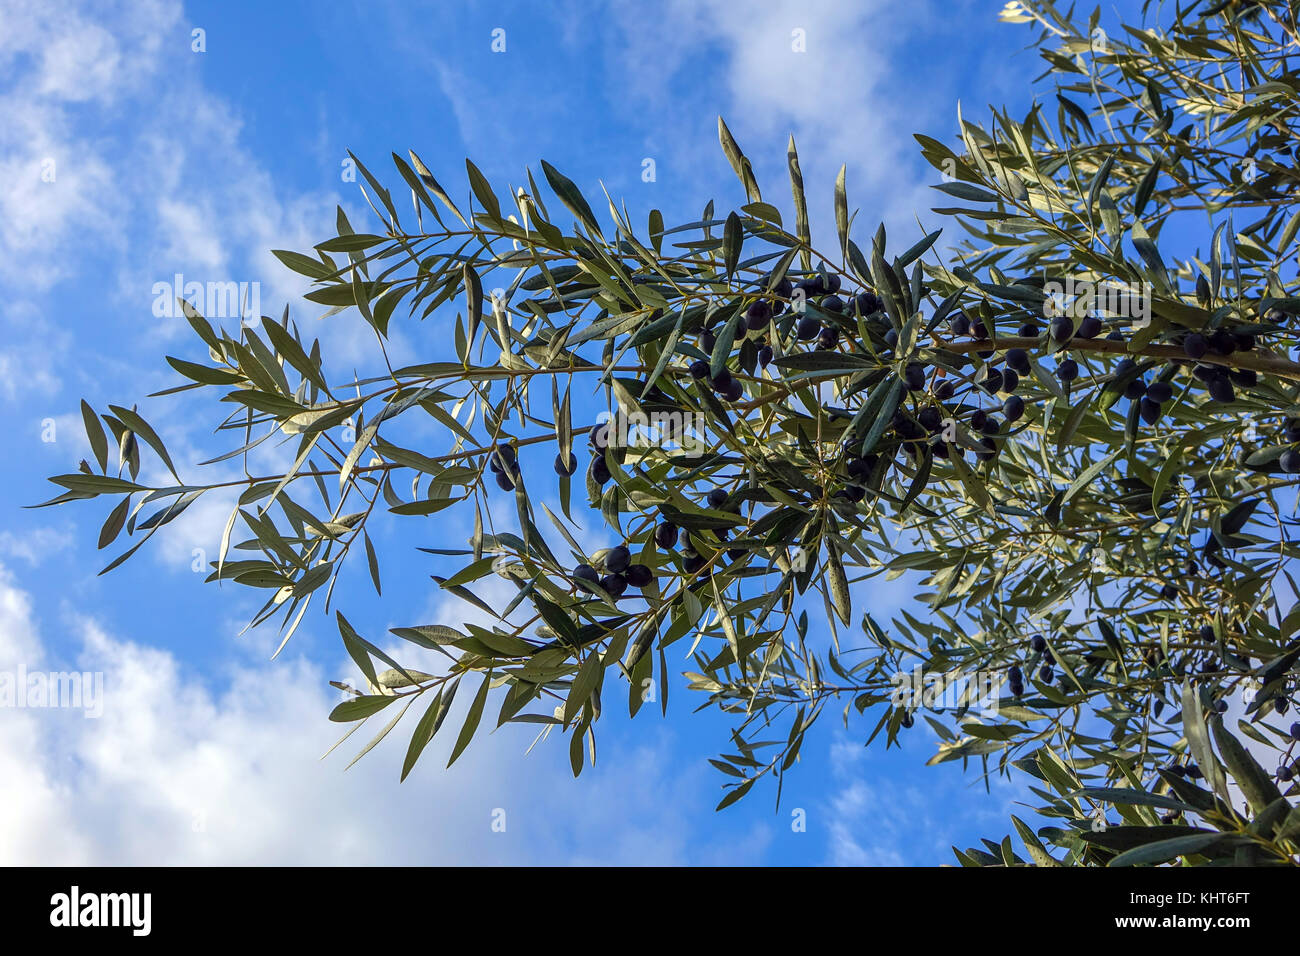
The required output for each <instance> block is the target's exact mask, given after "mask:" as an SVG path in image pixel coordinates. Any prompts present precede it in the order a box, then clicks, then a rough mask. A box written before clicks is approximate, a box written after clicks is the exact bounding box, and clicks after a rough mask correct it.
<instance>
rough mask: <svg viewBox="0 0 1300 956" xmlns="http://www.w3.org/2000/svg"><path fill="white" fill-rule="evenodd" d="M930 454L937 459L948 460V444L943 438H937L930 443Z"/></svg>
mask: <svg viewBox="0 0 1300 956" xmlns="http://www.w3.org/2000/svg"><path fill="white" fill-rule="evenodd" d="M930 454H932V455H934V457H935V458H947V457H948V443H947V442H946V441H944V440H943V439H942V438H936V439H935V440H934V441H932V442H930Z"/></svg>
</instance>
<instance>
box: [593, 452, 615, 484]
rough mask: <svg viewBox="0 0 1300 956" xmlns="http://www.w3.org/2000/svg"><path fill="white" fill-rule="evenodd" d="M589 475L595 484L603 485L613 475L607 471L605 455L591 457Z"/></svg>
mask: <svg viewBox="0 0 1300 956" xmlns="http://www.w3.org/2000/svg"><path fill="white" fill-rule="evenodd" d="M591 477H593V478H595V479H596V484H598V485H603V484H604V483H605V482H607V481H609V479H611V478H613V477H614V476H613V475H611V474H610V473H609V465H607V464H606V463H605V456H604V455H599V456H597V457H595V458H593V459H591Z"/></svg>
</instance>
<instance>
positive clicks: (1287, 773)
mask: <svg viewBox="0 0 1300 956" xmlns="http://www.w3.org/2000/svg"><path fill="white" fill-rule="evenodd" d="M1294 776H1295V768H1293V767H1283V768H1282V769H1280V770H1279V771H1278V772H1277V779H1279V780H1281V781H1282V782H1283V783H1287V782H1288V781H1290V780H1291V778H1292V777H1294Z"/></svg>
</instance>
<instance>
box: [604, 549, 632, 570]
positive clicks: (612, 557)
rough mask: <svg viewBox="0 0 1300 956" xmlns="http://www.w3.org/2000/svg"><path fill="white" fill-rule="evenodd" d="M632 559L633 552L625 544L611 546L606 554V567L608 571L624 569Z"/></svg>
mask: <svg viewBox="0 0 1300 956" xmlns="http://www.w3.org/2000/svg"><path fill="white" fill-rule="evenodd" d="M631 560H632V552H631V551H629V550H628V549H627V548H625V547H623V545H621V544H620V545H619V546H618V547H616V548H610V549H609V551H608V552H606V554H605V569H606V570H608V571H622V570H623V569H624V568H626V567H627V566H628V563H629V562H630V561H631Z"/></svg>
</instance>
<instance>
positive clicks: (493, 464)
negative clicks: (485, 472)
mask: <svg viewBox="0 0 1300 956" xmlns="http://www.w3.org/2000/svg"><path fill="white" fill-rule="evenodd" d="M488 468H490V469H492V473H493V474H494V475H499V474H501V473H502V472H503V471H505V469H504V468H502V467H501V459H499V458H498V457H497V455H496V452H493V453H492V454H490V455H488Z"/></svg>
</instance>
